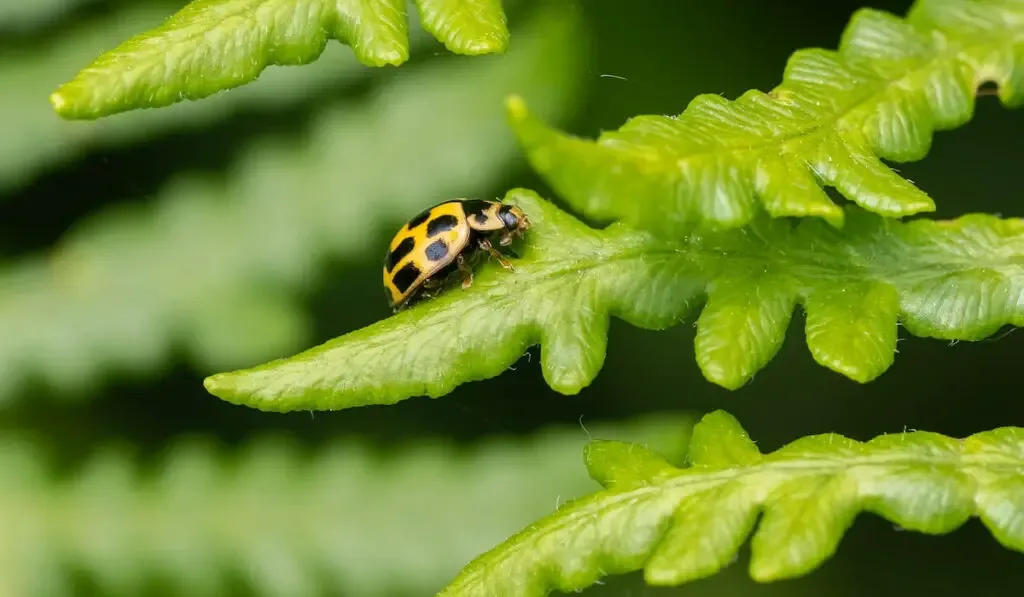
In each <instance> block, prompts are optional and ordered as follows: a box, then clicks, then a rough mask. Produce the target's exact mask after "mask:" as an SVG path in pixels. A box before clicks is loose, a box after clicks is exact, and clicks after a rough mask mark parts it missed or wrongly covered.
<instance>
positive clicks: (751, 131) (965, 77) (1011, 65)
mask: <svg viewBox="0 0 1024 597" xmlns="http://www.w3.org/2000/svg"><path fill="white" fill-rule="evenodd" d="M988 80H991V81H994V82H996V83H997V84H998V85H999V98H1000V99H1001V100H1002V101H1003V103H1004V104H1006V105H1007V106H1018V105H1020V104H1021V103H1022V102H1024V3H1022V2H1020V1H1019V0H918V1H917V2H916V3H915V5H914V7H913V9H912V10H911V11H910V14H909V15H908V17H907V18H906V19H900V18H897V17H895V16H892V15H890V14H888V13H885V12H882V11H878V10H872V9H865V10H860V11H858V12H857V13H856V14H855V15H854V17H853V19H852V20H851V22H850V24H849V27H848V28H847V29H846V31H845V33H844V35H843V38H842V43H841V44H840V46H839V50H838V51H825V50H821V49H808V50H801V51H798V52H796V53H795V54H794V55H793V56H792V58H791V59H790V60H789V63H788V64H787V66H786V71H785V75H784V77H783V81H782V83H781V84H780V85H779V86H778V87H776V88H775V89H773V90H772V91H771V92H769V93H767V94H766V93H762V92H760V91H750V92H748V93H745V94H744V95H743V96H741V97H740V98H739V99H737V100H735V101H729V100H726V99H724V98H722V97H720V96H718V95H710V94H708V95H701V96H698V97H697V98H695V99H694V100H693V101H692V102H691V103H690V105H689V106H688V107H687V108H686V110H685V111H684V112H683V113H682V114H681V115H679V116H678V117H668V116H654V115H651V116H638V117H636V118H633V119H631V120H630V121H629V122H627V123H626V124H625V125H624V126H623V127H622V128H621V129H619V130H618V131H612V132H607V133H604V134H602V135H601V136H600V137H599V138H598V139H597V140H596V141H590V140H584V139H581V138H577V137H573V136H569V135H567V134H564V133H561V132H558V131H556V130H554V129H552V128H549V127H548V126H546V125H544V124H543V123H542V122H541V121H540V120H539V119H536V118H534V117H532V116H530V115H529V114H528V113H527V111H526V107H525V103H524V102H523V101H522V100H521V99H520V98H518V97H512V98H510V99H509V101H508V112H509V117H510V119H511V122H512V125H513V128H514V129H515V131H516V134H517V136H518V138H519V140H520V143H521V144H522V145H523V147H524V148H525V151H526V153H527V155H528V156H529V159H530V162H531V163H532V164H533V167H534V168H535V169H536V170H537V172H538V173H540V175H541V176H542V177H544V178H545V179H546V181H547V182H548V183H549V184H550V185H551V186H552V188H553V189H554V190H555V191H556V193H557V194H558V195H559V196H560V197H561V198H563V199H565V201H567V202H568V203H569V205H571V206H572V207H573V208H574V209H575V210H577V211H578V212H580V213H582V214H584V215H586V216H588V217H590V218H591V219H593V220H595V221H612V220H613V221H622V222H625V223H628V224H630V225H632V226H634V227H639V228H643V229H647V230H649V231H652V232H654V233H656V234H659V235H665V236H668V237H673V238H678V237H679V236H682V235H684V234H686V233H688V232H690V231H692V230H693V229H697V228H704V229H724V228H735V227H740V226H743V225H745V224H747V223H748V222H750V221H751V220H752V219H753V218H754V217H755V215H756V214H757V213H758V212H760V211H767V212H768V213H769V214H771V215H772V216H775V217H781V216H817V217H821V218H823V219H825V220H826V221H829V222H831V223H832V224H835V225H840V224H841V223H842V220H843V211H842V209H841V208H840V207H839V206H837V205H836V204H835V203H833V202H832V200H831V199H829V198H828V196H827V195H826V194H825V192H824V190H823V189H822V185H829V186H833V187H835V188H836V189H838V190H839V191H840V192H841V193H842V194H843V195H844V196H846V197H847V198H848V199H850V200H851V201H854V202H856V203H857V204H858V205H860V206H861V207H863V208H864V209H867V210H869V211H872V212H874V213H878V214H881V215H884V216H888V217H899V216H907V215H911V214H916V213H920V212H925V211H932V210H934V202H933V201H932V199H931V198H930V197H929V196H928V195H927V194H926V193H924V192H923V191H921V190H920V189H918V188H916V187H915V186H914V185H913V184H911V183H910V182H909V181H907V180H906V179H904V178H902V177H901V176H899V175H898V174H896V173H895V172H893V171H892V170H891V169H890V168H889V167H888V166H886V165H885V164H884V163H883V162H882V161H880V160H879V159H878V158H877V157H876V155H877V156H880V157H882V158H885V159H890V160H895V161H911V160H918V159H921V158H922V157H924V156H925V154H927V152H928V150H929V148H930V145H931V139H932V135H933V132H934V131H936V130H942V129H949V128H953V127H956V126H959V125H961V124H963V123H965V122H966V121H968V120H969V119H970V118H971V116H972V114H973V111H974V93H975V90H976V88H977V87H978V86H979V85H980V84H981V83H983V82H985V81H988Z"/></svg>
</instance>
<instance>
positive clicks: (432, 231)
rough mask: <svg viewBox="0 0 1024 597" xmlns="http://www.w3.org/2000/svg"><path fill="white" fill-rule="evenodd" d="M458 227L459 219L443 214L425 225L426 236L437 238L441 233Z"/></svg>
mask: <svg viewBox="0 0 1024 597" xmlns="http://www.w3.org/2000/svg"><path fill="white" fill-rule="evenodd" d="M458 225H459V219H458V218H456V217H455V216H452V215H448V214H445V215H443V216H437V217H436V218H434V219H433V220H430V222H429V223H428V224H427V236H437V235H438V234H441V233H442V232H448V231H449V230H451V229H452V228H455V227H456V226H458Z"/></svg>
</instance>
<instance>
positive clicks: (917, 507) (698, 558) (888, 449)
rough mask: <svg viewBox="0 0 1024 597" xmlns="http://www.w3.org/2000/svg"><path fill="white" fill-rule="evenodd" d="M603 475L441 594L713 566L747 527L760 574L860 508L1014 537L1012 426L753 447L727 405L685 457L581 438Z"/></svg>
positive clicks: (506, 591) (517, 591)
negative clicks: (974, 525)
mask: <svg viewBox="0 0 1024 597" xmlns="http://www.w3.org/2000/svg"><path fill="white" fill-rule="evenodd" d="M586 460H587V467H588V469H589V470H590V474H591V476H592V477H593V478H594V479H596V480H598V481H600V482H601V483H602V484H603V485H604V486H605V487H606V489H605V490H604V491H600V492H598V493H595V494H593V495H590V496H587V497H584V498H581V499H578V500H574V501H572V502H569V503H567V504H565V505H564V506H563V507H561V508H559V510H558V511H556V512H555V513H553V514H551V515H550V516H547V517H545V518H544V519H542V520H540V521H538V522H536V523H534V524H532V525H530V526H529V527H528V528H527V529H526V530H524V531H522V532H521V533H519V534H518V535H515V536H513V537H511V538H510V539H508V540H507V541H505V542H504V543H502V544H501V545H500V546H498V547H496V548H495V549H493V550H491V551H490V552H488V553H486V554H484V555H482V556H480V557H479V558H478V559H477V560H475V561H474V562H472V563H471V564H469V565H468V566H467V567H466V568H465V569H464V570H463V571H462V572H461V573H460V574H459V576H458V577H456V579H455V580H454V582H452V584H451V585H449V586H448V587H447V588H446V589H445V590H444V591H442V592H441V593H439V594H438V595H439V597H493V596H494V595H516V596H517V597H541V596H543V595H548V594H549V593H550V592H551V591H552V590H558V591H562V592H565V593H571V592H573V591H579V590H581V589H583V588H585V587H587V586H590V585H592V584H594V583H595V582H597V581H598V580H600V578H601V577H602V576H606V575H611V574H622V573H625V572H629V571H634V570H641V569H642V570H643V571H644V578H645V580H646V581H647V583H649V584H651V585H679V584H682V583H686V582H690V581H693V580H697V579H699V578H703V577H707V576H710V575H712V574H715V573H716V572H718V571H719V570H721V569H722V568H724V567H725V566H727V565H728V564H729V563H730V561H731V560H732V559H733V558H734V557H735V555H736V553H737V551H738V550H739V549H740V548H741V546H742V545H743V543H744V542H745V541H746V540H747V537H748V535H750V534H751V532H753V531H754V528H755V524H756V523H757V521H758V518H759V517H760V524H757V530H756V532H754V536H753V540H752V545H751V561H750V574H751V576H752V577H753V578H754V579H755V580H757V581H759V582H768V581H774V580H781V579H785V578H792V577H796V576H801V575H804V574H806V573H808V572H810V571H811V570H813V569H814V568H816V567H817V566H819V565H821V563H822V562H824V561H825V560H827V559H828V558H830V557H831V556H832V555H833V554H834V553H835V551H836V548H837V547H838V544H839V541H840V540H841V539H842V536H843V534H844V533H845V532H846V530H847V529H848V528H849V527H850V525H851V524H853V521H854V519H855V517H856V516H857V515H858V514H859V513H860V512H863V511H866V512H872V513H875V514H877V515H879V516H882V517H884V518H886V519H888V520H890V521H892V522H893V523H895V524H897V525H899V526H900V527H901V528H904V529H907V530H910V531H917V532H921V533H929V534H937V535H939V534H946V533H949V532H951V531H953V530H955V529H956V528H958V527H960V526H961V525H963V524H964V523H966V522H967V521H968V520H969V519H970V518H971V517H972V516H977V517H979V518H980V519H981V521H982V523H984V525H985V526H986V527H988V529H989V530H990V531H991V532H992V534H993V536H994V537H995V538H996V540H997V541H999V543H1000V544H1002V545H1003V546H1004V547H1007V548H1009V549H1014V550H1018V551H1024V476H1022V475H1021V474H1020V471H1021V470H1022V469H1024V428H1020V427H1004V428H1000V429H995V430H992V431H986V432H983V433H978V434H975V435H972V436H970V437H968V438H966V439H963V440H957V439H953V438H949V437H945V436H942V435H939V434H937V433H928V432H920V431H916V432H911V433H898V434H889V435H881V436H878V437H876V438H874V439H872V440H871V441H869V442H864V443H862V442H858V441H855V440H851V439H848V438H846V437H843V436H841V435H837V434H824V435H818V436H812V437H805V438H802V439H799V440H797V441H795V442H793V443H791V444H789V445H787V446H785V447H783V448H781V449H779V450H777V451H775V452H772V453H770V454H765V455H762V454H761V452H760V451H758V449H757V447H756V446H755V445H754V442H752V441H751V440H750V439H749V438H748V437H747V435H746V432H745V431H744V430H743V428H742V427H740V426H739V424H738V423H737V422H736V420H735V419H733V418H732V417H731V416H730V415H728V414H726V413H724V412H722V411H717V412H714V413H711V414H709V415H707V416H705V417H704V418H703V419H702V420H701V421H700V422H699V423H698V424H697V425H696V427H695V428H694V430H693V438H692V441H691V445H690V450H689V458H688V460H689V466H688V467H687V468H677V467H675V466H673V465H671V464H669V463H668V462H666V461H665V460H664V459H663V458H661V457H660V456H658V455H657V454H656V453H655V452H654V451H651V450H648V449H646V448H644V447H642V446H637V445H633V444H629V443H624V442H618V441H611V442H608V441H596V442H592V443H591V444H589V445H588V446H587V449H586Z"/></svg>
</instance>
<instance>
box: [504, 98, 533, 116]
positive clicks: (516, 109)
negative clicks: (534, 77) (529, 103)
mask: <svg viewBox="0 0 1024 597" xmlns="http://www.w3.org/2000/svg"><path fill="white" fill-rule="evenodd" d="M505 111H506V112H507V113H508V118H509V120H511V121H512V122H522V121H523V120H526V118H527V117H528V116H529V112H528V111H527V110H526V100H524V99H523V98H522V96H520V95H515V94H513V95H510V96H508V97H507V98H505Z"/></svg>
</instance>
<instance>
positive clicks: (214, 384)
mask: <svg viewBox="0 0 1024 597" xmlns="http://www.w3.org/2000/svg"><path fill="white" fill-rule="evenodd" d="M228 375H229V374H228V373H215V374H213V375H210V376H207V377H206V379H204V380H203V387H204V388H206V391H207V392H209V393H210V394H212V395H214V396H216V397H217V398H220V399H221V400H227V394H228V391H227V390H228V387H229V386H230V385H231V384H230V383H226V382H227V380H226V379H225V377H226V376H228Z"/></svg>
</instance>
